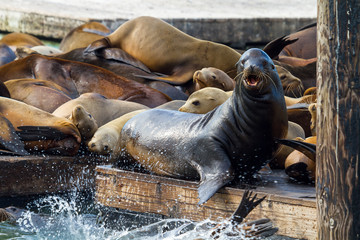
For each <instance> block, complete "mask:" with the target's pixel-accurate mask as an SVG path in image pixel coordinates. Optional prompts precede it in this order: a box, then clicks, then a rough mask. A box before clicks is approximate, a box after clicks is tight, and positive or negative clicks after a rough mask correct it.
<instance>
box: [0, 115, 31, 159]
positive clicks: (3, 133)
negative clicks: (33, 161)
mask: <svg viewBox="0 0 360 240" xmlns="http://www.w3.org/2000/svg"><path fill="white" fill-rule="evenodd" d="M0 146H2V147H4V148H5V149H6V150H10V151H11V152H13V153H15V154H17V155H29V153H28V152H27V151H26V150H25V148H24V147H25V145H24V143H23V142H22V141H21V140H20V137H19V136H18V135H17V134H16V130H15V128H14V126H13V125H12V124H11V122H10V121H9V120H8V119H7V118H6V117H4V116H0ZM3 153H5V151H3Z"/></svg>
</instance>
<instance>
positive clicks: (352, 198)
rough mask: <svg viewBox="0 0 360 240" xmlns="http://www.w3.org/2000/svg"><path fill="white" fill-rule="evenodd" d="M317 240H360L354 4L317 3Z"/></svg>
mask: <svg viewBox="0 0 360 240" xmlns="http://www.w3.org/2000/svg"><path fill="white" fill-rule="evenodd" d="M317 32H318V34H317V39H318V42H317V56H318V65H317V87H318V99H317V103H318V110H317V119H318V122H317V129H318V132H317V136H318V137H317V163H316V167H317V179H316V192H317V194H316V195H317V213H318V215H317V224H318V239H319V240H321V239H326V240H330V239H360V182H359V174H360V162H359V156H360V72H359V70H360V67H359V65H360V54H359V51H360V1H359V0H332V1H330V0H318V25H317Z"/></svg>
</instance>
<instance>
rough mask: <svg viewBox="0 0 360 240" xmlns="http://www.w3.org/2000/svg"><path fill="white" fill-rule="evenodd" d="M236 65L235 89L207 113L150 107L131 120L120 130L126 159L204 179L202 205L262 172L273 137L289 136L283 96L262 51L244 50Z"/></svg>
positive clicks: (163, 172) (156, 170)
mask: <svg viewBox="0 0 360 240" xmlns="http://www.w3.org/2000/svg"><path fill="white" fill-rule="evenodd" d="M237 68H238V72H239V78H238V79H237V81H236V86H235V90H234V93H233V94H232V96H231V97H230V98H229V99H228V100H227V101H226V102H224V103H223V104H222V105H220V106H219V107H217V108H216V109H214V110H213V111H210V112H208V113H207V114H192V113H184V112H178V111H169V110H160V109H151V110H147V111H145V112H142V113H140V114H138V115H136V116H135V117H133V118H131V119H130V120H129V121H128V122H127V123H126V124H125V126H124V127H123V129H122V132H121V139H120V141H121V144H122V147H123V149H124V158H125V159H126V158H127V157H130V158H131V159H134V160H136V161H137V162H138V163H140V164H141V165H142V166H143V167H144V168H146V169H148V170H150V171H152V172H154V173H156V174H159V175H165V176H171V177H176V178H185V179H198V178H199V177H200V186H199V189H198V192H199V198H200V201H199V204H202V203H204V202H206V201H207V200H208V199H209V198H210V197H211V196H212V195H213V194H214V193H215V192H216V191H217V190H218V189H220V188H221V187H222V186H224V185H225V184H226V183H228V182H229V181H231V180H232V179H234V177H236V179H237V180H240V181H241V180H242V179H243V178H245V179H246V178H249V177H251V176H252V175H253V174H254V173H256V172H257V171H258V170H260V169H261V168H262V167H263V166H264V165H265V164H266V163H268V162H269V161H270V160H271V159H272V157H273V156H274V154H275V152H276V151H277V148H278V146H277V144H275V142H274V138H283V137H284V136H286V131H287V122H288V121H287V114H286V106H285V101H284V94H283V90H282V86H281V82H280V79H279V76H278V74H277V72H276V69H275V66H274V64H273V62H272V60H271V59H270V58H269V57H268V56H267V55H266V53H265V52H263V51H262V50H260V49H250V50H248V51H246V52H245V53H244V54H243V55H242V57H241V58H240V60H239V61H238V63H237ZM119 164H121V162H119Z"/></svg>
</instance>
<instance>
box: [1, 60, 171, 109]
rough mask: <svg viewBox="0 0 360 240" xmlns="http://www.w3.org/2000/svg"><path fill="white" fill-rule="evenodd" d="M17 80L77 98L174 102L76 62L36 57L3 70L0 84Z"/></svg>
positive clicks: (157, 93)
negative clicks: (46, 83)
mask: <svg viewBox="0 0 360 240" xmlns="http://www.w3.org/2000/svg"><path fill="white" fill-rule="evenodd" d="M18 78H36V79H42V80H50V81H53V82H55V83H56V84H58V85H60V86H62V87H64V88H65V89H67V90H68V91H69V92H70V93H71V94H73V95H77V96H78V94H82V93H86V92H97V93H100V94H102V95H104V96H106V97H108V98H114V99H121V100H127V101H131V102H137V103H141V104H144V105H147V106H149V107H156V106H159V105H161V104H163V103H165V102H168V101H170V100H171V99H170V98H169V97H168V96H167V95H165V94H163V93H161V92H159V91H157V90H155V89H153V88H150V87H148V86H146V85H144V84H141V83H138V82H135V81H132V80H129V79H126V78H124V77H121V76H118V75H116V74H115V73H113V72H110V71H108V70H106V69H103V68H100V67H97V66H94V65H91V64H87V63H81V62H76V61H69V60H64V59H59V58H55V57H47V56H43V55H39V54H33V55H30V56H28V57H26V58H22V59H18V60H16V61H13V62H11V63H8V64H6V65H4V66H1V67H0V81H2V82H5V81H7V80H11V79H18Z"/></svg>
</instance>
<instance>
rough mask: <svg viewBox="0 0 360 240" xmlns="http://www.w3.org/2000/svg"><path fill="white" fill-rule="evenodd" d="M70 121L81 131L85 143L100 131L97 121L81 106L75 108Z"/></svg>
mask: <svg viewBox="0 0 360 240" xmlns="http://www.w3.org/2000/svg"><path fill="white" fill-rule="evenodd" d="M69 120H70V121H72V122H73V123H74V125H75V126H76V127H77V128H78V129H79V132H80V135H81V138H82V140H83V141H87V140H90V139H91V138H92V137H93V135H94V133H95V132H96V130H97V129H98V124H97V122H96V120H95V119H94V118H93V117H92V115H91V114H90V113H88V112H87V111H86V110H85V108H84V107H83V106H81V105H76V106H75V107H74V109H73V111H72V113H71V115H70V116H69Z"/></svg>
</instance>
